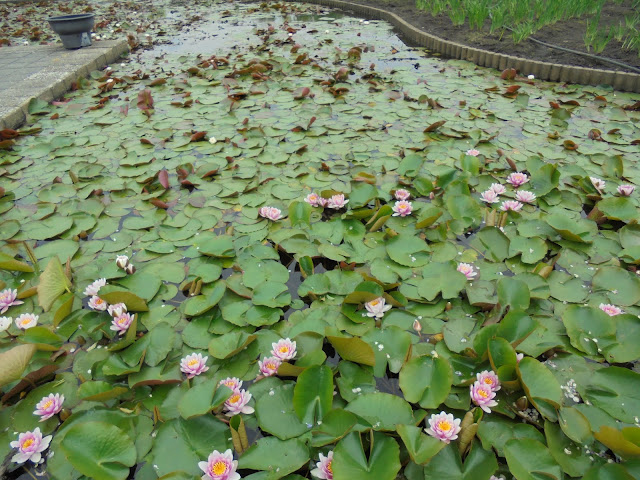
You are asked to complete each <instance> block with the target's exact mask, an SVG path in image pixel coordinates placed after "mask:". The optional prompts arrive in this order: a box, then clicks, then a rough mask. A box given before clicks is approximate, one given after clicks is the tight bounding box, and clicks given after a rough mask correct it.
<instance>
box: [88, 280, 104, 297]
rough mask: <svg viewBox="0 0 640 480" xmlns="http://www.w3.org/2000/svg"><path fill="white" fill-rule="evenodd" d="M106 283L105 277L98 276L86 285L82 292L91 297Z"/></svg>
mask: <svg viewBox="0 0 640 480" xmlns="http://www.w3.org/2000/svg"><path fill="white" fill-rule="evenodd" d="M106 284H107V279H106V278H99V279H98V280H96V281H95V282H93V283H91V284H90V285H87V288H85V289H84V294H85V295H86V296H87V297H93V296H94V295H98V292H99V291H100V288H101V287H104V286H105V285H106Z"/></svg>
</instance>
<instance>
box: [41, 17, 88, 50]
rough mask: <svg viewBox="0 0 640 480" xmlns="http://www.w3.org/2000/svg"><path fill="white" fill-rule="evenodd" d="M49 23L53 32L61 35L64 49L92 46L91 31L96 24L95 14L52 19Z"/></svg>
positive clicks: (49, 19)
mask: <svg viewBox="0 0 640 480" xmlns="http://www.w3.org/2000/svg"><path fill="white" fill-rule="evenodd" d="M47 21H48V22H49V25H51V28H53V31H54V32H56V33H57V34H58V35H60V39H61V40H62V44H63V45H64V48H68V49H74V48H80V47H88V46H90V45H91V29H92V28H93V24H94V15H93V13H82V14H80V15H62V16H59V17H50V18H48V19H47Z"/></svg>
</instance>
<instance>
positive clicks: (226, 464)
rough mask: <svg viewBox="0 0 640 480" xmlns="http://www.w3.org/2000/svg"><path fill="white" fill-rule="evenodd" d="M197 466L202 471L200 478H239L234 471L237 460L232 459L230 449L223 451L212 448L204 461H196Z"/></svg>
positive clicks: (218, 479)
mask: <svg viewBox="0 0 640 480" xmlns="http://www.w3.org/2000/svg"><path fill="white" fill-rule="evenodd" d="M198 467H199V468H200V469H201V470H202V471H203V472H204V475H203V476H202V480H240V478H242V477H241V476H240V474H239V473H237V472H236V469H237V468H238V461H237V460H234V459H233V453H232V452H231V449H228V450H227V451H225V452H224V453H220V452H219V451H218V450H214V451H213V452H211V453H210V454H209V458H208V459H207V461H206V462H198Z"/></svg>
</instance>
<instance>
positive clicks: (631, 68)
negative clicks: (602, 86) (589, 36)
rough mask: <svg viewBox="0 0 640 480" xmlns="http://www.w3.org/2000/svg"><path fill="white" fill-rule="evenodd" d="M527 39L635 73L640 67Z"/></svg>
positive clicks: (535, 39)
mask: <svg viewBox="0 0 640 480" xmlns="http://www.w3.org/2000/svg"><path fill="white" fill-rule="evenodd" d="M502 28H504V29H505V30H509V31H510V32H513V29H511V28H509V27H502ZM527 40H531V41H532V42H534V43H539V44H540V45H543V46H545V47H547V48H553V49H554V50H561V51H563V52H568V53H573V54H575V55H582V56H583V57H587V58H592V59H594V60H597V61H599V62H602V63H609V64H611V65H615V66H617V67H622V68H626V69H628V70H632V71H634V72H636V73H640V68H636V67H633V66H631V65H627V64H626V63H622V62H618V61H617V60H612V59H611V58H606V57H599V56H598V55H593V54H591V53H585V52H581V51H579V50H572V49H571V48H564V47H559V46H557V45H553V44H551V43H547V42H543V41H542V40H538V39H537V38H533V37H527Z"/></svg>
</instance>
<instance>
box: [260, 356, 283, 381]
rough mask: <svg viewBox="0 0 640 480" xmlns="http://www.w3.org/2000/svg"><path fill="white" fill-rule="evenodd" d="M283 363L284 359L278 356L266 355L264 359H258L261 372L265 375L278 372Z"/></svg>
mask: <svg viewBox="0 0 640 480" xmlns="http://www.w3.org/2000/svg"><path fill="white" fill-rule="evenodd" d="M281 364H282V360H280V359H279V358H278V357H264V358H263V359H262V361H258V365H259V366H260V373H261V374H262V375H264V376H265V377H270V376H272V375H275V374H276V373H278V367H280V365H281Z"/></svg>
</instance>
